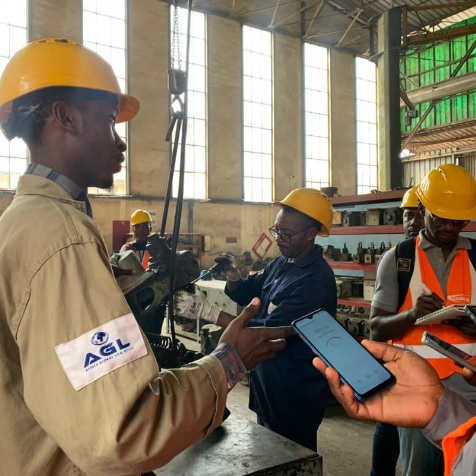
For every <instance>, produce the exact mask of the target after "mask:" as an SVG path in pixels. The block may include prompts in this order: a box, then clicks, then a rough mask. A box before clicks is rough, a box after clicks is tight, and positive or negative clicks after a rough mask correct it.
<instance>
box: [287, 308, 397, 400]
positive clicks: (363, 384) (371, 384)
mask: <svg viewBox="0 0 476 476" xmlns="http://www.w3.org/2000/svg"><path fill="white" fill-rule="evenodd" d="M292 326H293V328H294V329H295V330H296V332H297V333H298V334H299V336H300V337H301V338H302V339H303V340H304V342H305V343H306V344H307V345H308V346H309V347H310V348H311V350H312V351H313V352H314V353H315V354H316V355H317V356H318V357H320V358H321V359H322V360H323V361H324V362H325V363H326V365H328V366H330V367H333V368H334V369H336V370H337V372H339V374H340V376H341V380H342V382H344V383H347V384H349V385H350V386H351V387H352V389H353V391H354V395H355V398H356V399H357V400H359V401H361V402H363V401H365V400H367V399H368V398H370V397H372V396H373V395H375V394H377V393H379V392H380V391H382V390H383V389H385V388H387V387H388V386H390V385H392V384H393V383H394V382H395V377H394V376H393V375H392V374H391V373H390V372H389V371H388V370H387V368H386V367H385V366H384V365H383V364H382V363H380V362H379V361H378V360H377V359H376V358H375V357H374V356H373V355H372V354H371V353H370V352H369V351H368V350H367V349H366V348H365V347H364V346H363V345H362V344H360V342H359V341H358V340H357V339H356V338H355V337H354V336H353V335H352V334H350V333H349V332H348V331H347V330H346V329H345V327H344V326H342V324H340V323H339V321H338V320H337V319H335V318H334V317H332V316H331V315H330V314H329V313H328V312H327V311H326V310H324V309H319V310H317V311H314V312H311V313H310V314H306V315H305V316H302V317H300V318H299V319H296V320H295V321H293V323H292Z"/></svg>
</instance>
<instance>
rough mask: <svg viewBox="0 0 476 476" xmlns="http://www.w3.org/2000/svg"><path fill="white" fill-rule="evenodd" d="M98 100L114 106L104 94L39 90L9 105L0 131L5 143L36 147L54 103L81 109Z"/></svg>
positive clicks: (111, 97) (75, 90) (77, 89)
mask: <svg viewBox="0 0 476 476" xmlns="http://www.w3.org/2000/svg"><path fill="white" fill-rule="evenodd" d="M101 99H109V100H113V101H115V102H117V96H116V95H115V94H112V93H109V92H106V91H98V90H94V89H86V88H71V87H52V88H45V89H40V90H39V91H34V92H32V93H29V94H26V95H25V96H21V97H19V98H17V99H15V100H14V101H13V106H12V113H11V114H10V117H9V119H8V121H7V122H6V123H5V124H2V125H1V127H2V131H3V133H4V134H5V137H6V138H7V139H8V140H12V139H14V138H15V137H19V138H20V139H23V140H24V141H25V142H26V144H27V145H33V144H39V143H41V136H42V133H43V128H44V126H45V123H46V120H47V119H48V116H49V115H50V114H51V107H52V105H53V104H54V103H55V102H57V101H66V102H70V103H74V104H75V105H76V106H77V107H79V108H81V106H82V104H83V103H84V102H85V101H91V100H101Z"/></svg>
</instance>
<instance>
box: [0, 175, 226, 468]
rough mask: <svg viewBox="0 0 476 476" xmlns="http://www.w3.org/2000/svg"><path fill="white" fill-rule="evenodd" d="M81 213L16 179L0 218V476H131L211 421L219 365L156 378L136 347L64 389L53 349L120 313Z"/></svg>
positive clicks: (148, 357)
mask: <svg viewBox="0 0 476 476" xmlns="http://www.w3.org/2000/svg"><path fill="white" fill-rule="evenodd" d="M84 210H85V205H84V203H83V202H78V201H76V200H74V199H73V198H71V194H70V193H68V192H66V190H65V189H64V188H63V187H62V186H60V185H59V184H58V183H56V182H54V181H52V180H49V179H46V178H44V177H41V176H38V175H23V176H21V177H20V179H19V182H18V188H17V193H16V195H15V197H14V199H13V201H12V203H11V205H10V206H9V207H8V208H7V209H6V210H5V211H4V213H3V214H2V216H1V217H0V236H2V240H1V243H0V268H1V269H2V270H4V272H2V273H0V327H1V329H2V345H0V386H1V388H2V391H1V392H0V414H1V415H2V429H3V431H4V432H6V434H8V435H9V437H8V438H2V439H0V461H1V465H2V474H8V475H9V476H20V475H25V474H28V475H30V474H32V475H33V474H35V475H36V474H42V475H43V474H44V475H46V474H47V475H49V476H56V475H58V476H60V475H64V474H76V475H78V476H83V475H89V474H91V475H92V474H101V475H103V476H108V475H110V476H116V475H117V474H126V473H127V474H131V475H132V474H140V473H144V472H146V471H151V470H153V469H156V468H158V467H160V466H162V465H164V464H166V463H167V462H168V461H169V460H170V459H171V458H172V457H174V456H175V455H176V454H178V453H179V452H181V451H183V450H184V449H185V448H186V447H188V446H190V445H191V444H192V443H194V442H195V441H197V440H199V439H200V438H203V437H204V436H206V435H207V434H209V433H210V432H212V431H213V430H214V429H215V428H216V427H217V426H219V425H220V424H221V422H222V419H223V414H224V409H225V401H226V395H227V392H228V389H227V380H226V376H225V371H224V369H223V365H222V364H221V363H220V361H219V360H218V359H217V358H215V357H214V356H206V357H204V358H202V359H200V360H198V361H195V362H192V363H191V364H189V365H187V366H186V367H184V368H180V369H174V370H162V371H160V369H159V367H158V364H157V361H156V359H155V357H154V355H153V352H152V351H151V349H150V346H149V345H148V343H147V341H146V340H145V341H144V345H145V346H146V349H147V352H146V354H145V355H143V356H142V357H139V358H137V359H135V360H133V361H130V362H128V363H126V364H125V365H123V366H121V367H118V368H115V369H114V370H112V371H110V372H108V373H106V374H105V375H103V376H102V377H100V378H99V379H98V380H95V381H93V382H91V383H89V384H87V385H86V386H84V387H83V388H81V389H80V390H75V388H74V387H73V385H72V382H71V380H70V378H69V376H68V374H67V372H66V371H65V368H64V367H63V366H62V363H61V361H60V359H59V358H58V355H57V353H56V351H55V348H56V347H57V346H59V345H61V344H65V343H70V342H74V340H75V339H76V338H78V337H81V336H84V335H85V334H87V335H89V333H90V332H92V331H93V330H94V329H96V328H101V327H103V326H104V325H107V324H108V323H110V322H111V321H114V320H115V319H117V318H119V317H121V316H124V315H127V314H128V313H130V309H129V306H128V305H127V302H126V300H125V298H124V295H123V294H122V292H121V290H120V288H119V287H118V285H117V283H116V281H115V279H114V277H113V275H112V272H111V267H110V263H109V256H108V253H107V249H106V246H105V244H104V241H103V238H102V236H101V233H100V231H99V229H98V227H97V225H96V224H95V223H94V221H93V220H91V219H90V218H89V217H87V216H86V214H85V213H84ZM19 217H21V218H19ZM5 270H8V272H6V271H5ZM83 362H84V358H81V355H78V359H76V360H75V364H74V365H79V366H80V368H83ZM159 372H160V373H159ZM25 455H28V457H25Z"/></svg>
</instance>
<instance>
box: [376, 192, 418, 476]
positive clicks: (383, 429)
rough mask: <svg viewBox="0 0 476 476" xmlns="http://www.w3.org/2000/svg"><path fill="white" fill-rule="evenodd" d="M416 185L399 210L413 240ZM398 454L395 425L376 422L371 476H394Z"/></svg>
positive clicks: (408, 236) (406, 230)
mask: <svg viewBox="0 0 476 476" xmlns="http://www.w3.org/2000/svg"><path fill="white" fill-rule="evenodd" d="M417 188H418V185H415V186H414V187H412V188H409V189H408V190H407V191H406V192H405V194H404V195H403V198H402V203H401V204H400V208H401V209H402V210H403V214H402V224H403V234H404V235H405V238H415V237H417V236H418V234H419V233H420V230H421V229H422V228H423V226H424V224H423V217H422V216H421V215H420V212H419V210H418V197H417V194H416V192H417ZM399 454H400V441H399V438H398V431H397V427H396V426H395V425H390V424H388V423H380V422H377V423H376V425H375V432H374V437H373V444H372V466H371V468H370V475H371V476H392V475H393V476H394V475H395V472H396V467H397V462H398V457H399Z"/></svg>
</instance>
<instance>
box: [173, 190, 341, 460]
mask: <svg viewBox="0 0 476 476" xmlns="http://www.w3.org/2000/svg"><path fill="white" fill-rule="evenodd" d="M277 204H278V205H279V207H280V210H279V212H278V213H277V215H276V219H275V222H274V225H273V226H272V227H271V228H269V232H270V233H271V235H272V236H273V237H274V238H275V240H276V244H277V245H278V248H279V251H280V252H281V255H282V256H280V257H278V258H276V259H275V260H273V261H272V262H271V263H270V264H269V265H268V266H266V268H265V269H264V270H263V271H260V272H259V273H257V274H254V275H250V276H247V277H246V278H244V279H242V278H241V276H240V273H239V270H238V269H237V268H235V267H234V266H233V263H230V266H229V267H228V269H225V271H227V282H226V288H225V292H226V294H228V296H230V298H231V299H233V300H234V301H236V302H237V303H238V304H240V305H243V304H244V303H245V302H247V301H248V300H250V299H252V298H253V297H255V296H259V297H260V299H261V306H260V310H259V313H258V316H257V318H256V319H254V320H253V321H251V325H254V326H262V327H274V326H282V325H289V324H290V323H291V322H292V321H293V320H294V319H297V318H298V317H301V316H303V315H305V314H308V313H310V312H312V311H314V310H316V309H318V308H325V309H326V310H327V311H328V312H329V313H331V314H332V315H335V314H336V307H337V289H336V282H335V277H334V273H333V271H332V269H331V268H330V266H329V264H328V263H327V262H326V261H325V259H324V258H323V256H322V247H321V246H319V245H317V246H316V245H315V239H316V236H329V232H330V230H331V226H332V215H333V211H332V205H331V202H330V200H329V199H328V198H327V196H326V195H324V194H323V193H322V192H320V191H318V190H314V189H311V188H299V189H296V190H293V191H292V192H290V193H289V194H288V195H287V196H286V197H285V198H284V200H282V201H281V202H278V203H277ZM222 261H223V260H222ZM175 312H176V314H177V315H180V316H182V317H188V318H191V319H196V318H197V317H200V318H202V319H205V320H207V321H209V322H212V323H215V324H219V325H222V326H226V324H227V323H229V322H232V319H233V317H232V316H230V315H229V314H226V313H225V312H223V311H220V309H218V308H217V307H215V306H213V305H212V304H211V303H210V302H208V301H207V300H206V297H205V296H204V295H203V293H199V292H196V293H195V294H190V293H187V292H185V291H183V292H182V291H181V292H179V293H177V294H176V298H175ZM312 357H313V354H312V352H311V351H310V349H309V348H308V347H307V346H306V345H305V344H304V343H303V342H302V341H301V340H300V339H299V338H298V337H297V336H294V337H292V338H289V339H288V344H287V346H286V349H285V350H284V351H283V352H281V353H280V354H279V355H278V356H276V357H275V358H274V359H272V360H269V361H267V362H263V363H262V364H260V365H258V366H257V367H256V369H255V370H253V371H252V372H251V374H250V409H251V410H253V411H255V412H256V414H257V417H258V423H260V424H261V425H263V426H265V427H267V428H269V429H271V430H273V431H275V432H276V433H279V434H281V435H283V436H285V437H286V438H289V439H290V440H293V441H295V442H297V443H299V444H301V445H303V446H305V447H307V448H309V449H311V450H313V451H316V448H317V429H318V427H319V425H320V423H321V420H322V417H323V415H324V410H325V408H326V404H327V400H328V397H329V387H328V385H327V382H326V381H325V379H323V378H320V376H319V377H318V378H316V373H315V369H314V368H313V366H312V364H311V361H312Z"/></svg>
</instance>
